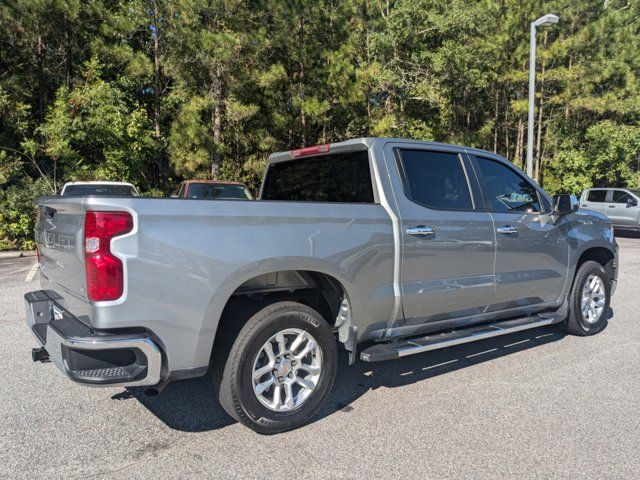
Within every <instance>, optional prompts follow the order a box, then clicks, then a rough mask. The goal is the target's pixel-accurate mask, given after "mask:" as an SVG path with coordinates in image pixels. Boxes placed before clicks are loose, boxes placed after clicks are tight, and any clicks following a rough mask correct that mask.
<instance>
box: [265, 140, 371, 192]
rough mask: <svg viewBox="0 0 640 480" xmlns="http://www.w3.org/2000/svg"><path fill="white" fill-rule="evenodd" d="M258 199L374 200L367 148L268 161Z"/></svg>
mask: <svg viewBox="0 0 640 480" xmlns="http://www.w3.org/2000/svg"><path fill="white" fill-rule="evenodd" d="M261 199H262V200H286V201H296V202H339V203H374V194H373V185H372V179H371V169H370V166H369V154H368V151H366V150H359V151H355V152H345V153H333V154H329V155H315V156H312V157H304V158H297V159H294V160H286V161H282V162H276V163H272V164H270V165H269V167H268V169H267V173H266V176H265V180H264V184H263V187H262V195H261Z"/></svg>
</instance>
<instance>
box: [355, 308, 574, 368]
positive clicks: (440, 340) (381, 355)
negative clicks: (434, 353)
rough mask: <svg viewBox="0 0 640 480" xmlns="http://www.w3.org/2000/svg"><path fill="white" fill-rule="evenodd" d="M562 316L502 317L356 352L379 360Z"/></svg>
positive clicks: (529, 326) (369, 359)
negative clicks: (500, 319) (497, 319)
mask: <svg viewBox="0 0 640 480" xmlns="http://www.w3.org/2000/svg"><path fill="white" fill-rule="evenodd" d="M562 319H563V317H562V316H559V315H558V316H555V315H553V316H552V315H548V316H546V315H535V316H532V317H523V318H517V319H515V320H506V321H503V322H496V323H492V324H489V325H479V326H475V327H469V328H465V329H459V330H454V331H452V332H446V333H439V334H434V335H428V336H426V337H420V338H412V339H410V340H400V341H397V342H390V343H379V344H376V345H373V346H371V347H369V348H366V349H365V350H363V351H362V352H360V359H361V360H364V361H365V362H381V361H384V360H394V359H397V358H400V357H406V356H408V355H414V354H416V353H423V352H429V351H431V350H437V349H439V348H447V347H453V346H454V345H461V344H463V343H469V342H475V341H477V340H484V339H487V338H492V337H498V336H500V335H507V334H509V333H515V332H520V331H522V330H529V329H532V328H538V327H544V326H546V325H552V324H554V323H558V322H561V321H562Z"/></svg>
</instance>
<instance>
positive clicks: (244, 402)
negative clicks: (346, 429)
mask: <svg viewBox="0 0 640 480" xmlns="http://www.w3.org/2000/svg"><path fill="white" fill-rule="evenodd" d="M37 208H38V212H39V215H38V221H37V225H36V240H37V244H38V253H39V261H40V269H41V270H40V271H41V276H40V278H41V288H42V290H39V291H34V292H30V293H28V294H27V295H26V296H25V301H26V308H27V322H28V325H29V327H30V329H31V330H32V331H33V333H34V335H35V337H36V339H37V341H38V342H39V343H40V345H42V347H40V348H34V349H33V358H34V360H36V361H51V362H52V363H53V364H54V365H55V366H57V367H58V368H59V369H60V370H61V371H62V372H64V373H65V374H66V375H67V376H68V377H69V378H71V379H72V380H74V381H76V382H79V383H83V384H87V385H111V386H113V385H120V386H127V387H129V386H145V387H146V388H147V389H155V391H156V392H157V391H160V390H161V389H162V388H163V386H164V385H166V383H167V382H169V381H173V380H178V379H184V378H189V377H197V376H201V375H205V374H206V373H207V372H208V371H211V372H212V380H213V382H214V384H215V387H216V392H217V396H218V397H219V401H220V403H221V405H222V407H223V408H224V409H225V410H226V411H227V412H228V413H229V415H230V416H231V417H233V418H234V419H236V420H238V421H239V422H242V423H243V424H245V425H247V426H249V427H250V428H252V429H254V430H255V431H257V432H260V433H276V432H281V431H285V430H288V429H292V428H295V427H298V426H300V425H302V424H304V423H305V422H307V421H309V420H310V419H311V418H312V417H313V415H314V414H315V412H317V410H318V409H319V408H320V406H321V405H322V404H323V402H324V401H325V400H326V399H327V396H328V395H329V391H330V389H331V386H332V384H333V381H334V377H335V374H336V368H337V364H338V354H337V350H338V347H341V348H343V349H345V350H346V351H347V352H348V359H349V362H355V361H356V359H357V357H359V358H360V359H361V360H363V361H365V362H376V361H380V360H390V359H395V358H399V357H403V356H406V355H411V354H415V353H420V352H426V351H430V350H434V349H438V348H443V347H448V346H451V345H457V344H461V343H465V342H471V341H475V340H481V339H486V338H490V337H495V336H498V335H504V334H508V333H511V332H516V331H520V330H526V329H531V328H536V327H540V326H544V325H550V324H554V323H562V324H563V325H564V326H565V328H566V329H567V330H568V331H569V332H570V333H573V334H577V335H591V334H595V333H597V332H599V331H601V330H602V329H603V328H604V327H605V326H606V324H607V318H608V313H607V312H608V307H609V301H610V297H611V295H612V293H613V291H614V289H615V285H616V278H617V244H616V241H615V239H614V235H613V229H612V226H611V223H610V222H609V220H607V218H606V217H605V216H603V215H601V214H598V213H594V212H590V211H586V210H579V209H578V205H577V203H576V201H575V198H573V197H570V196H568V195H560V196H557V197H554V198H553V199H552V198H550V197H549V196H548V195H547V194H546V193H545V192H544V191H543V190H541V189H540V188H539V187H538V186H537V185H536V184H535V183H534V182H532V181H531V180H530V179H529V178H527V177H526V176H525V175H524V174H523V173H522V172H521V171H520V170H518V169H517V168H515V167H514V166H513V165H512V164H511V163H510V162H508V161H506V160H505V159H503V158H501V157H499V156H497V155H495V154H492V153H489V152H485V151H481V150H476V149H472V148H464V147H457V146H452V145H444V144H438V143H426V142H418V141H411V140H399V139H384V138H362V139H356V140H350V141H347V142H342V143H334V144H330V145H320V146H316V147H308V148H303V149H300V150H293V151H290V152H281V153H275V154H273V155H272V156H271V157H270V159H269V164H268V168H267V170H266V173H265V177H264V181H263V184H262V188H261V192H260V198H259V200H258V201H250V200H242V199H237V200H220V201H217V202H208V201H203V200H190V199H169V198H167V199H151V198H134V197H132V198H125V197H84V198H77V197H76V198H73V197H69V198H65V197H43V198H40V199H39V200H38V201H37ZM151 391H153V390H151ZM212 408H214V407H213V405H212Z"/></svg>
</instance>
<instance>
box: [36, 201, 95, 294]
mask: <svg viewBox="0 0 640 480" xmlns="http://www.w3.org/2000/svg"><path fill="white" fill-rule="evenodd" d="M37 208H38V220H37V223H36V235H35V236H36V243H37V245H38V250H39V252H40V268H41V271H42V274H43V275H44V276H45V277H47V279H48V280H49V281H50V282H52V283H54V284H57V285H60V286H62V287H64V288H65V289H66V290H67V291H69V292H71V293H73V294H76V295H77V296H80V297H83V298H86V293H85V291H86V288H85V283H86V279H85V267H84V246H83V245H82V242H83V234H84V232H83V230H84V216H85V211H84V207H83V205H82V199H81V198H67V199H63V198H60V197H43V198H40V199H38V202H37Z"/></svg>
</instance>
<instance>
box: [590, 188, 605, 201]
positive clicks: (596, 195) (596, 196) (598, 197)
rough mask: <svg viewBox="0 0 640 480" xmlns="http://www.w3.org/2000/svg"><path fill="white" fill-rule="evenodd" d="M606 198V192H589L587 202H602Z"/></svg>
mask: <svg viewBox="0 0 640 480" xmlns="http://www.w3.org/2000/svg"><path fill="white" fill-rule="evenodd" d="M606 198H607V191H606V190H589V196H588V197H587V200H588V201H590V202H604V201H605V199H606Z"/></svg>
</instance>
